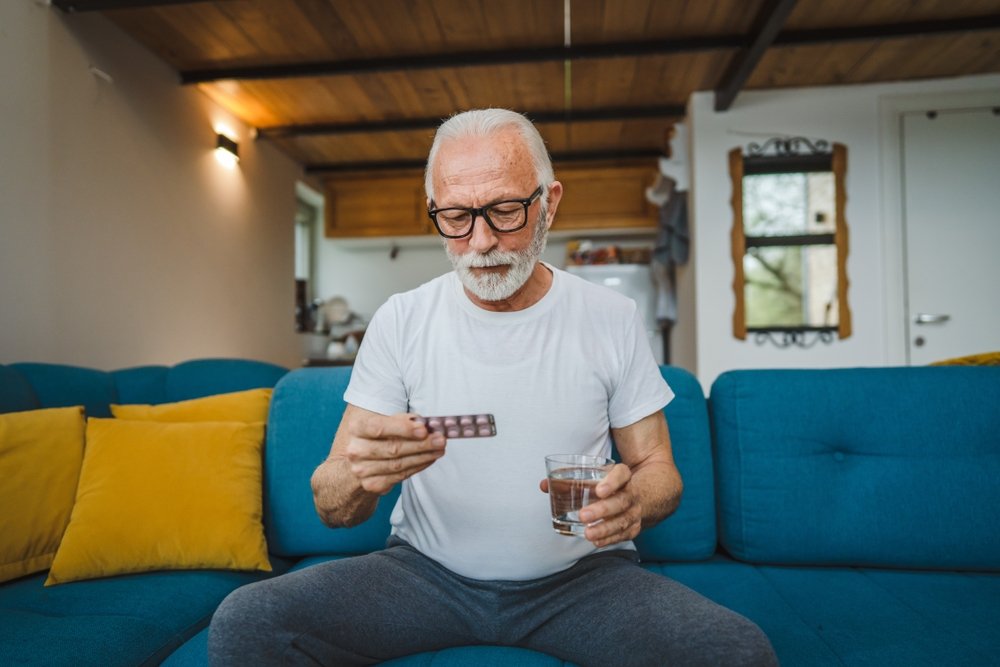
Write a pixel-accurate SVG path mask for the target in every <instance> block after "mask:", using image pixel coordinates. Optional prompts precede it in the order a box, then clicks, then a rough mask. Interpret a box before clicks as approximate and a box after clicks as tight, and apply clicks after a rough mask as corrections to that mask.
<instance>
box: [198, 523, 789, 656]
mask: <svg viewBox="0 0 1000 667" xmlns="http://www.w3.org/2000/svg"><path fill="white" fill-rule="evenodd" d="M636 561H637V557H636V555H635V552H633V551H627V550H615V551H608V552H602V553H597V554H593V555H591V556H588V557H587V558H584V559H582V560H581V561H579V562H578V563H577V564H576V565H574V566H573V567H571V568H570V569H568V570H565V571H563V572H558V573H556V574H553V575H551V576H548V577H544V578H541V579H535V580H531V581H480V580H476V579H468V578H466V577H462V576H459V575H457V574H455V573H454V572H451V571H450V570H448V569H446V568H444V567H442V566H441V565H439V564H438V563H437V562H435V561H433V560H431V559H429V558H427V557H426V556H424V555H422V554H421V553H419V552H418V551H417V550H416V549H414V548H413V547H411V546H409V545H408V544H406V543H404V542H402V541H401V540H398V539H395V538H390V543H389V546H388V547H387V548H386V549H385V550H383V551H378V552H374V553H371V554H368V555H365V556H358V557H354V558H345V559H341V560H334V561H329V562H326V563H321V564H319V565H315V566H313V567H309V568H306V569H303V570H298V571H296V572H292V573H289V574H285V575H282V576H279V577H275V578H273V579H268V580H265V581H261V582H258V583H255V584H251V585H249V586H244V587H242V588H240V589H238V590H236V591H234V592H233V593H232V594H230V595H229V597H227V598H226V599H225V601H223V603H222V604H221V605H220V606H219V608H218V610H217V611H216V612H215V616H214V617H213V619H212V625H211V630H210V632H209V644H208V648H209V659H210V662H211V664H212V665H213V666H215V667H221V666H223V665H233V666H240V667H245V666H249V665H317V664H319V665H369V664H373V663H378V662H382V661H385V660H389V659H391V658H395V657H400V656H404V655H410V654H413V653H420V652H423V651H433V650H439V649H443V648H447V647H450V646H469V645H476V644H494V645H502V646H517V647H523V648H529V649H534V650H536V651H541V652H543V653H547V654H550V655H552V656H556V657H558V658H561V659H563V660H567V661H569V662H574V663H576V664H578V665H600V666H601V667H608V666H609V665H776V664H777V659H776V658H775V655H774V651H773V650H772V648H771V644H770V642H769V641H768V639H767V637H766V636H765V635H764V633H763V632H761V630H760V629H759V628H758V627H757V626H756V625H754V624H753V623H751V622H750V621H749V620H747V619H746V618H744V617H743V616H740V615H739V614H736V613H734V612H732V611H730V610H728V609H726V608H724V607H721V606H719V605H717V604H715V603H714V602H712V601H710V600H708V599H707V598H705V597H702V596H701V595H699V594H698V593H695V592H694V591H692V590H691V589H689V588H686V587H685V586H682V585H681V584H679V583H677V582H675V581H672V580H670V579H668V578H666V577H663V576H661V575H659V574H654V573H652V572H648V571H646V570H644V569H643V568H642V567H640V566H638V565H637V562H636Z"/></svg>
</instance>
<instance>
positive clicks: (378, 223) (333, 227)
mask: <svg viewBox="0 0 1000 667" xmlns="http://www.w3.org/2000/svg"><path fill="white" fill-rule="evenodd" d="M324 191H325V194H326V224H325V231H326V236H327V237H329V238H364V237H377V236H414V235H420V234H430V233H436V232H434V225H433V224H432V223H431V220H430V218H428V217H427V200H426V199H425V198H424V182H423V174H422V173H401V174H386V175H382V174H369V175H358V176H344V177H338V178H335V179H330V180H328V181H326V183H325V188H324Z"/></svg>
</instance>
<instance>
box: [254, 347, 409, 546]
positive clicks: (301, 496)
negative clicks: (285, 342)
mask: <svg viewBox="0 0 1000 667" xmlns="http://www.w3.org/2000/svg"><path fill="white" fill-rule="evenodd" d="M350 377H351V369H350V368H349V367H346V366H341V367H333V368H304V369H299V370H295V371H292V372H291V373H289V374H288V375H286V376H285V377H284V378H282V379H281V381H280V382H278V384H277V386H276V387H275V388H274V395H273V396H272V397H271V416H270V421H269V426H268V431H267V446H266V449H267V456H266V457H265V460H264V503H265V505H264V506H265V511H264V524H265V527H266V529H267V540H268V545H269V546H270V548H271V551H272V552H273V553H276V554H279V555H282V556H306V555H312V554H337V553H341V554H359V553H367V552H369V551H373V550H375V549H381V548H382V547H383V546H385V540H386V538H387V537H388V536H389V515H390V513H391V512H392V508H393V506H394V505H395V503H396V498H397V497H398V496H399V488H398V487H397V488H396V489H394V490H393V491H392V492H390V493H389V494H387V495H386V496H384V497H383V498H382V499H381V500H379V503H378V508H377V509H376V510H375V515H374V516H372V518H370V519H369V520H368V521H365V522H364V523H362V524H360V525H358V526H355V527H353V528H340V529H337V530H331V529H329V528H327V527H326V526H325V525H324V524H323V522H322V521H320V519H319V517H318V516H317V514H316V508H315V506H314V505H313V498H312V489H311V487H310V485H309V479H310V477H311V476H312V473H313V470H315V469H316V466H318V465H319V464H320V463H322V462H323V461H324V460H325V459H326V457H327V455H328V454H329V453H330V445H331V444H332V443H333V436H334V434H335V433H336V432H337V426H338V425H339V424H340V418H341V417H342V416H343V414H344V408H345V407H346V404H345V403H344V390H345V389H347V382H348V380H349V379H350Z"/></svg>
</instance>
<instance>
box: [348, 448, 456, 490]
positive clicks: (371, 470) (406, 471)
mask: <svg viewBox="0 0 1000 667" xmlns="http://www.w3.org/2000/svg"><path fill="white" fill-rule="evenodd" d="M442 454H444V450H443V449H435V450H433V451H429V452H418V453H415V454H413V455H410V456H404V457H401V458H387V459H372V458H367V459H359V460H356V461H352V462H351V474H353V475H354V476H355V477H357V478H359V479H366V478H369V477H399V479H398V480H396V481H402V480H403V479H406V478H407V477H409V476H411V475H415V474H417V473H418V472H420V471H421V470H423V469H424V468H426V467H427V466H429V465H430V464H432V463H434V462H435V461H437V460H438V459H439V458H441V456H442ZM394 483H395V482H394Z"/></svg>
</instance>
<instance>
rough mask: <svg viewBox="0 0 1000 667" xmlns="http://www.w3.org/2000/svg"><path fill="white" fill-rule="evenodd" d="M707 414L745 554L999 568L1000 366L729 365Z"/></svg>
mask: <svg viewBox="0 0 1000 667" xmlns="http://www.w3.org/2000/svg"><path fill="white" fill-rule="evenodd" d="M710 412H711V420H712V431H713V439H714V444H715V448H716V450H715V463H716V487H717V492H718V503H719V527H720V541H721V543H722V545H723V547H724V548H725V549H726V550H727V551H728V552H729V553H730V554H732V555H733V556H735V557H736V558H739V559H741V560H746V561H751V562H761V563H781V564H803V565H867V566H887V567H909V568H948V569H985V570H996V569H1000V530H998V529H997V514H996V508H998V507H1000V368H996V367H993V368H985V367H982V368H968V367H919V368H918V367H911V368H858V369H824V370H767V371H763V370H762V371H731V372H728V373H724V374H722V375H721V376H719V378H718V379H717V380H716V382H715V383H714V384H713V385H712V390H711V398H710Z"/></svg>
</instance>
